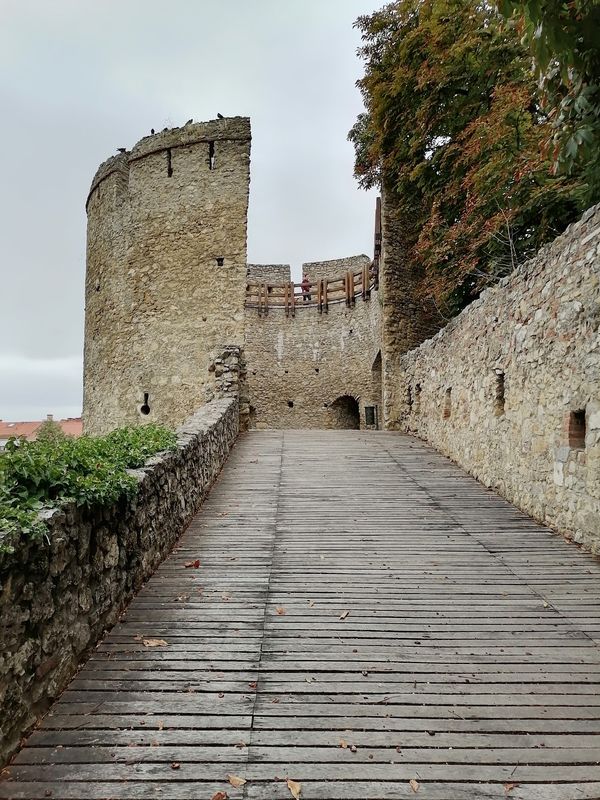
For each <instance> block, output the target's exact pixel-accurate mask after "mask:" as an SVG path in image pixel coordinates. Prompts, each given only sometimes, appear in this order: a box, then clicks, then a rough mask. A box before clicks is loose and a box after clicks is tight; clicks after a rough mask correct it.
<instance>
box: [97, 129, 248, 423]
mask: <svg viewBox="0 0 600 800" xmlns="http://www.w3.org/2000/svg"><path fill="white" fill-rule="evenodd" d="M250 139H251V136H250V120H249V119H247V118H244V117H232V118H226V119H218V120H213V121H211V122H205V123H198V124H187V125H185V126H184V127H182V128H174V129H170V130H164V131H163V132H162V133H158V134H156V135H152V136H147V137H145V138H144V139H142V140H141V141H139V142H138V143H137V144H136V145H135V147H133V149H132V150H131V151H124V152H121V153H120V154H119V155H118V156H115V157H114V158H111V159H109V160H108V161H106V162H104V164H102V165H101V166H100V168H99V170H98V172H97V173H96V175H95V177H94V180H93V181H92V186H91V189H90V193H89V196H88V200H87V214H88V241H87V271H86V288H85V295H86V310H85V354H84V401H83V419H84V427H85V431H86V432H87V433H94V434H96V433H104V432H106V431H109V430H111V429H112V428H115V427H117V426H119V425H127V424H135V423H138V422H144V421H155V422H161V423H164V424H168V425H177V424H179V423H181V422H183V420H184V419H185V418H186V417H188V416H189V415H190V414H192V413H193V412H194V411H195V410H196V409H197V408H198V407H199V406H201V405H202V403H203V402H205V400H206V394H205V387H206V384H207V383H208V381H209V372H208V367H209V365H210V361H211V353H213V352H214V351H216V350H217V349H219V348H222V347H223V346H226V345H232V344H238V345H240V346H241V345H242V344H243V335H244V299H245V286H246V260H247V259H246V232H247V214H248V194H249V184H250Z"/></svg>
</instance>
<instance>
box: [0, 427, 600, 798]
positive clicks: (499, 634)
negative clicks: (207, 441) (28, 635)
mask: <svg viewBox="0 0 600 800" xmlns="http://www.w3.org/2000/svg"><path fill="white" fill-rule="evenodd" d="M196 559H199V560H200V566H199V567H198V568H195V567H187V568H186V567H185V566H184V564H185V563H186V562H190V561H195V560H196ZM599 578H600V565H599V563H598V561H597V560H596V559H594V558H592V557H591V556H587V555H584V554H582V553H581V552H580V551H579V550H578V549H577V548H576V547H575V546H573V545H568V544H566V543H565V542H564V541H563V540H562V538H560V537H558V536H556V535H553V534H551V533H550V532H549V531H547V530H546V529H544V528H542V527H540V526H539V525H536V524H535V523H534V522H533V521H532V520H530V519H529V518H528V517H526V516H524V515H523V514H521V513H519V512H517V511H516V510H515V509H514V508H513V507H512V506H510V505H509V504H508V503H506V502H504V501H503V500H501V499H499V498H498V497H497V496H495V495H494V494H493V493H491V492H488V491H486V490H485V489H484V488H482V487H481V486H480V485H479V484H478V483H476V482H475V481H474V480H473V479H471V478H469V477H468V476H466V475H465V474H464V473H463V472H462V471H461V470H459V469H458V468H457V467H456V466H454V465H452V464H451V463H450V462H448V461H447V460H446V459H444V458H443V457H441V456H440V455H438V454H436V453H435V452H434V451H432V450H431V449H430V448H428V447H427V446H425V445H424V444H422V443H420V442H418V441H416V440H414V439H411V438H409V437H404V436H401V435H398V434H388V433H360V432H355V431H347V432H346V431H331V432H324V431H307V432H300V431H286V432H280V431H277V432H275V431H273V432H256V433H250V434H247V435H245V436H243V437H242V439H241V440H240V442H239V444H238V445H237V446H236V448H235V450H234V452H233V454H232V456H231V458H230V461H229V462H228V465H227V467H226V469H225V471H224V473H223V474H222V476H221V478H220V479H219V481H218V483H217V484H216V485H215V487H214V488H213V490H212V492H211V495H210V497H209V500H208V501H207V503H206V504H205V506H204V507H203V509H202V511H201V512H200V513H199V514H198V516H197V517H196V519H195V520H194V522H193V524H192V525H191V527H190V528H189V529H188V531H187V532H186V533H185V535H184V536H183V538H182V540H181V543H180V545H179V547H178V548H177V549H176V550H175V551H174V552H173V554H172V555H171V556H170V557H169V558H168V559H167V560H166V561H165V563H164V564H163V565H162V566H161V567H160V569H159V570H158V572H157V573H156V574H155V575H154V577H153V578H152V579H151V580H150V581H149V583H148V584H147V585H146V586H145V587H144V589H143V590H142V591H141V592H140V594H139V595H138V596H137V598H136V599H135V600H134V602H133V603H132V604H131V606H130V607H129V609H128V611H127V613H126V615H125V616H124V618H123V620H122V621H121V622H120V623H119V624H118V625H117V626H116V627H115V628H114V629H113V630H112V632H111V633H110V635H108V636H107V637H106V638H105V640H104V641H103V642H102V643H101V644H100V646H99V647H98V648H97V650H96V651H95V652H94V654H93V656H92V657H91V659H90V660H89V661H88V663H87V664H86V666H85V667H84V668H83V669H82V670H81V672H80V673H79V674H78V675H77V676H76V677H75V679H74V680H73V681H72V683H71V684H70V686H69V687H68V689H67V690H66V691H65V693H64V694H63V696H62V697H61V698H60V700H59V701H58V702H57V703H56V704H55V705H54V707H53V709H52V711H51V713H50V714H48V716H47V717H46V718H45V720H44V721H43V724H42V725H41V727H40V728H39V730H37V731H36V732H35V733H34V734H33V735H32V736H31V738H30V739H29V741H28V743H27V746H26V747H25V748H24V749H23V750H22V751H21V752H20V753H19V754H18V756H17V757H16V758H15V760H14V762H13V764H12V765H11V766H10V768H9V775H8V776H7V777H6V779H5V780H3V781H0V797H2V798H27V799H28V800H33V799H34V798H46V797H52V798H54V800H61V798H64V799H65V800H66V798H71V800H75V799H79V800H95V799H97V798H112V800H125V799H126V798H127V799H131V798H143V799H144V800H152V799H153V798H161V800H184V798H185V799H187V800H191V799H192V798H193V799H194V800H204V799H206V800H211V798H213V797H215V796H216V797H217V798H220V799H221V800H222V798H224V797H225V796H226V795H227V796H228V797H229V798H238V797H239V798H251V799H252V800H267V798H271V799H274V798H286V799H287V800H289V798H291V797H292V796H293V791H296V793H297V787H296V786H295V784H294V783H292V784H290V786H291V788H290V787H288V784H287V782H286V779H288V778H289V779H291V780H292V781H295V782H297V783H298V784H300V786H301V789H300V798H301V800H308V798H312V799H313V800H325V799H327V800H378V799H379V800H382V799H383V798H389V799H390V800H392V799H393V800H396V799H397V798H413V797H414V798H417V799H421V800H423V799H427V800H457V799H458V798H461V799H462V800H467V799H468V800H472V799H473V798H513V799H514V798H522V799H523V798H528V799H531V800H533V798H535V799H536V800H558V799H559V798H560V799H561V800H574V799H575V798H587V799H588V800H589V799H590V798H598V797H600V748H599V744H600V698H599V696H598V691H597V690H598V683H599V682H600V646H599V645H600V621H599V620H600V617H599V614H598V611H599V609H600V580H599ZM157 639H158V640H163V641H164V642H165V643H166V644H160V643H157V642H156V641H152V640H157ZM152 645H154V646H152ZM228 776H237V777H239V778H243V779H245V780H246V781H247V783H245V784H244V785H243V786H241V787H239V788H235V787H234V786H232V785H231V783H230V782H229V781H228ZM411 781H412V784H411ZM234 782H236V781H235V779H234ZM218 792H222V793H224V794H220V795H219V794H218Z"/></svg>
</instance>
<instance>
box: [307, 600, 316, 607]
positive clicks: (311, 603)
mask: <svg viewBox="0 0 600 800" xmlns="http://www.w3.org/2000/svg"><path fill="white" fill-rule="evenodd" d="M314 604H315V601H314V600H309V601H308V605H309V606H310V607H311V608H312V607H313V606H314Z"/></svg>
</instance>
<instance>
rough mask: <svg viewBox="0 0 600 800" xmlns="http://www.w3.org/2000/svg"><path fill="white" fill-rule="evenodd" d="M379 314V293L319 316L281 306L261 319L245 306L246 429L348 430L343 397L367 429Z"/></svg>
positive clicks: (377, 383)
mask: <svg viewBox="0 0 600 800" xmlns="http://www.w3.org/2000/svg"><path fill="white" fill-rule="evenodd" d="M380 314H381V308H380V303H379V297H378V294H377V292H372V294H371V298H370V299H369V300H363V299H362V298H360V297H358V298H357V299H356V305H355V306H354V307H353V308H349V307H347V306H346V304H345V303H344V302H338V303H330V304H329V311H328V312H327V313H325V312H323V313H322V314H320V313H319V311H318V309H317V307H316V306H306V307H303V305H302V304H301V303H300V304H298V306H297V308H296V313H295V316H293V317H292V316H286V314H285V311H284V309H283V308H273V307H271V308H269V310H268V313H267V314H266V315H264V316H259V313H258V311H257V309H253V308H247V309H246V343H245V357H246V369H247V390H248V396H249V398H250V425H251V427H256V428H341V427H351V424H350V421H351V420H350V418H349V416H348V413H347V411H348V409H347V403H339V402H338V403H335V401H336V400H338V398H342V397H347V398H351V400H348V402H350V403H351V404H353V405H354V406H356V405H357V404H358V408H357V411H358V413H359V414H360V420H361V424H362V426H363V427H364V423H365V413H364V409H365V406H377V407H379V406H380V405H381V399H380V398H381V374H380V370H379V371H378V368H377V365H378V358H377V357H378V353H379V347H380V339H379V336H380ZM374 363H375V368H373V365H374Z"/></svg>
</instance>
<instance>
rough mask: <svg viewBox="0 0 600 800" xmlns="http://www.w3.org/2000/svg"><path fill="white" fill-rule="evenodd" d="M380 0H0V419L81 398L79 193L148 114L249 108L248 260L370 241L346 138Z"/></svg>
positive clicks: (159, 122)
mask: <svg viewBox="0 0 600 800" xmlns="http://www.w3.org/2000/svg"><path fill="white" fill-rule="evenodd" d="M381 5H383V0H381V2H375V1H374V0H371V1H369V0H210V1H209V0H170V2H167V3H165V2H164V0H161V2H158V0H0V103H1V107H2V112H3V113H2V118H3V119H4V122H3V124H2V125H1V126H0V152H1V153H2V179H1V180H0V220H1V222H0V225H1V232H2V240H1V250H0V258H1V264H2V279H1V282H0V297H1V298H2V302H1V311H0V418H2V419H5V420H25V419H40V418H42V417H44V416H45V415H46V413H49V412H50V413H54V414H55V416H57V417H58V416H60V417H64V416H78V415H79V414H80V413H81V393H82V348H83V306H84V272H85V228H86V217H85V210H84V202H85V198H86V195H87V192H88V189H89V184H90V181H91V179H92V176H93V174H94V172H95V171H96V168H97V166H98V165H99V164H100V162H101V161H104V160H105V159H106V158H107V157H108V156H109V155H112V154H113V153H115V152H116V149H117V148H118V147H128V148H129V147H131V146H132V145H133V144H135V142H136V141H137V140H138V139H140V138H141V137H142V136H145V135H146V134H148V133H149V132H150V128H156V129H161V128H163V127H165V126H174V125H181V124H183V123H184V122H185V121H186V120H187V119H189V118H190V117H193V118H194V119H195V120H198V121H201V120H205V119H213V118H214V117H215V116H216V114H217V112H219V113H221V114H224V115H225V116H234V115H244V116H249V117H251V120H252V135H253V138H252V159H251V186H250V212H249V238H248V259H249V261H250V262H259V263H260V262H263V263H269V262H270V263H291V264H292V266H293V267H294V268H295V273H296V274H298V269H299V265H300V264H301V263H302V262H303V261H316V260H321V259H327V258H339V257H342V256H346V255H354V254H359V253H363V252H364V253H367V254H370V253H371V252H372V239H373V214H374V202H375V200H374V195H373V194H372V193H366V192H364V191H361V190H359V189H358V188H357V185H356V182H355V180H354V178H353V176H352V166H353V151H352V146H351V145H350V143H349V142H347V141H346V136H347V133H348V130H349V128H350V127H351V126H352V124H353V122H354V120H355V118H356V115H357V114H358V113H359V112H360V111H361V109H362V103H361V98H360V94H359V92H358V90H357V89H356V87H355V82H356V79H357V78H358V77H360V75H361V69H362V67H361V63H360V61H359V60H358V58H357V56H356V48H357V46H358V45H359V36H358V33H357V31H356V30H354V29H353V27H352V23H353V22H354V20H355V19H356V17H357V16H358V15H359V14H364V13H370V12H372V11H373V10H375V9H377V8H379V7H381Z"/></svg>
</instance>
